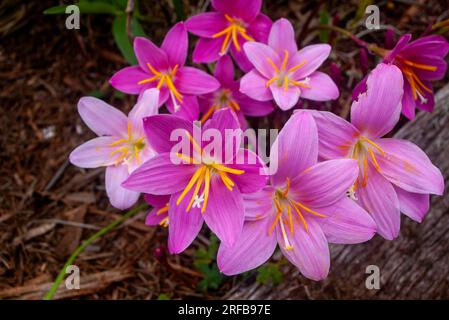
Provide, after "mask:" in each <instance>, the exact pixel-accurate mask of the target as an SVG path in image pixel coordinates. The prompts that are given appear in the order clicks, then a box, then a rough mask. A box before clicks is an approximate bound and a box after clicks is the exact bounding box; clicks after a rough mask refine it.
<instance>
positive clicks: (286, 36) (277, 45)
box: [268, 18, 298, 55]
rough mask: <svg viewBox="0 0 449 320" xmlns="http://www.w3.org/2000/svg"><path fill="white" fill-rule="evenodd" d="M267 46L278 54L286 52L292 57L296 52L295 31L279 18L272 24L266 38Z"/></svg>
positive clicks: (287, 22)
mask: <svg viewBox="0 0 449 320" xmlns="http://www.w3.org/2000/svg"><path fill="white" fill-rule="evenodd" d="M268 45H269V46H270V47H271V48H274V49H275V50H276V51H277V52H278V53H279V54H284V51H285V50H287V51H288V52H289V53H290V54H291V55H293V54H295V53H296V51H298V46H297V45H296V41H295V30H293V26H292V24H291V23H290V21H288V20H287V19H284V18H281V19H279V20H277V21H275V22H274V23H273V26H272V27H271V31H270V35H269V36H268Z"/></svg>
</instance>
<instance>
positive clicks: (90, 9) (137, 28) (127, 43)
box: [44, 0, 145, 64]
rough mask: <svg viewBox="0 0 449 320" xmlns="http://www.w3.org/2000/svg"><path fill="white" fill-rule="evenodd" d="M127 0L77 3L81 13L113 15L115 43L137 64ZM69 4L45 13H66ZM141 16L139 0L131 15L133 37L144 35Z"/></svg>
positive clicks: (88, 0) (83, 1)
mask: <svg viewBox="0 0 449 320" xmlns="http://www.w3.org/2000/svg"><path fill="white" fill-rule="evenodd" d="M127 2H128V1H127V0H94V1H91V0H80V1H79V2H78V3H76V5H77V6H78V8H79V9H80V12H81V13H86V14H109V15H113V16H115V17H114V21H113V23H112V34H113V36H114V40H115V43H116V44H117V47H118V48H119V50H120V52H121V53H122V56H123V57H124V58H125V60H126V61H127V62H128V63H129V64H137V59H136V56H135V54H134V50H133V46H132V43H131V40H130V38H129V34H128V16H127V14H126V6H127ZM67 6H68V5H63V6H56V7H52V8H49V9H47V10H45V11H44V14H46V15H51V14H65V9H66V8H67ZM139 16H140V13H139V10H138V4H137V1H135V4H134V12H133V16H132V17H131V21H130V23H131V25H130V31H131V35H132V36H133V37H137V36H144V35H145V32H144V31H143V29H142V26H141V25H140V23H139V21H138V17H139Z"/></svg>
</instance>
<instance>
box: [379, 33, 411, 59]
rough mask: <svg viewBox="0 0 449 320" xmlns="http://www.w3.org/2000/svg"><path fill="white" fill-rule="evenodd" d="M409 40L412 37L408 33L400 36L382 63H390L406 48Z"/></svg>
mask: <svg viewBox="0 0 449 320" xmlns="http://www.w3.org/2000/svg"><path fill="white" fill-rule="evenodd" d="M411 38H412V35H411V34H409V33H408V34H404V35H403V36H401V38H399V40H398V42H397V43H396V46H395V47H394V48H393V49H392V50H390V51H389V52H388V53H387V55H386V56H385V57H384V62H385V63H391V62H392V61H393V60H394V58H395V57H396V56H397V55H398V54H399V53H400V52H401V51H402V49H404V48H405V47H406V46H407V44H408V43H409V41H410V39H411Z"/></svg>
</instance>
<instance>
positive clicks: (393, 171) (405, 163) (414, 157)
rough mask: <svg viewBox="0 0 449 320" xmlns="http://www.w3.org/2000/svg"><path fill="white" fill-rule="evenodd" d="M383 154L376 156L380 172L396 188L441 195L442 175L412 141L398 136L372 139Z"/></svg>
mask: <svg viewBox="0 0 449 320" xmlns="http://www.w3.org/2000/svg"><path fill="white" fill-rule="evenodd" d="M376 143H377V144H378V145H379V147H380V148H381V149H382V150H383V151H384V152H385V153H386V156H385V157H384V156H381V155H379V156H377V157H376V159H377V162H378V163H379V167H380V172H381V174H382V175H383V176H384V177H385V178H386V179H388V180H389V181H390V182H391V183H394V184H395V185H397V186H398V187H400V188H402V189H404V190H406V191H409V192H415V193H432V194H438V195H442V194H443V192H444V178H443V176H442V174H441V172H440V170H439V169H438V168H437V167H435V166H434V165H433V164H432V162H431V161H430V159H429V158H428V157H427V155H426V154H425V153H424V152H423V151H422V150H421V149H420V148H419V147H418V146H416V145H415V144H413V143H411V142H409V141H406V140H400V139H393V138H391V139H379V140H376Z"/></svg>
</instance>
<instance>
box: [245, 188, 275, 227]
mask: <svg viewBox="0 0 449 320" xmlns="http://www.w3.org/2000/svg"><path fill="white" fill-rule="evenodd" d="M274 191H275V189H274V188H273V187H271V186H266V187H265V188H263V189H262V190H259V191H257V192H254V193H248V194H243V195H242V196H243V205H244V207H245V220H251V221H253V220H259V219H262V218H264V217H266V216H267V215H269V214H270V213H272V212H273V210H274V209H273V197H274Z"/></svg>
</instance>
